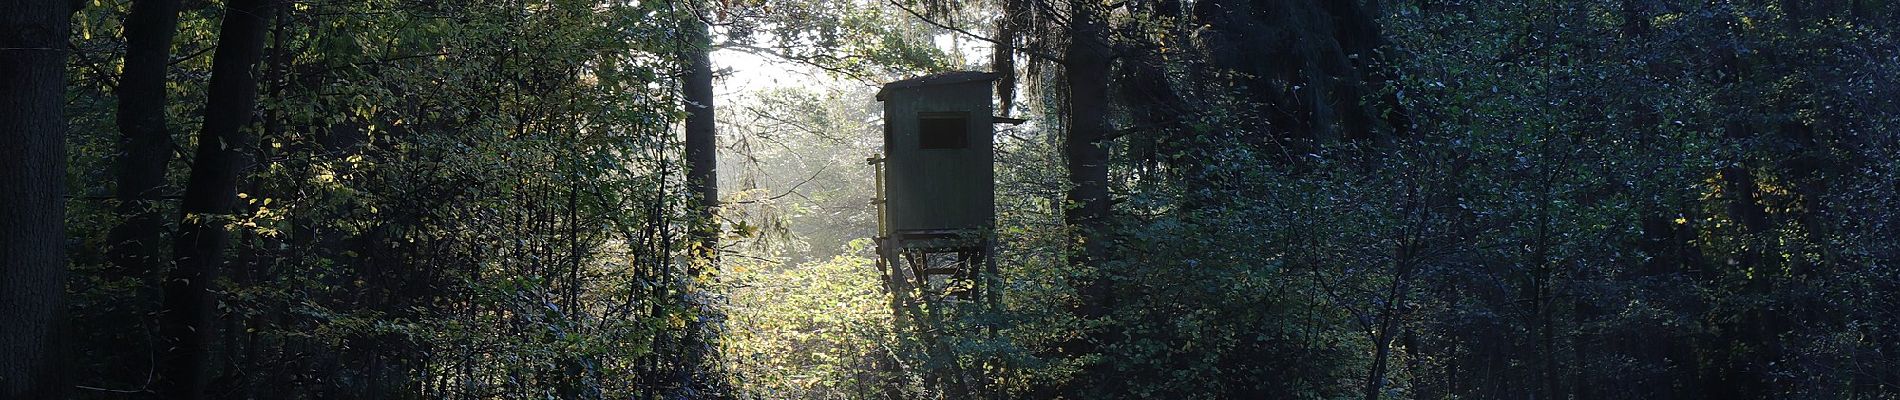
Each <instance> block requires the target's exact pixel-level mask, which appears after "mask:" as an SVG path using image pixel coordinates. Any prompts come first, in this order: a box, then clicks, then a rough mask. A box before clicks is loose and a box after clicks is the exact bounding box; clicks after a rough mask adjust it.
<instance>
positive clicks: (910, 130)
mask: <svg viewBox="0 0 1900 400" xmlns="http://www.w3.org/2000/svg"><path fill="white" fill-rule="evenodd" d="M990 86H991V84H990V82H989V81H987V80H980V81H969V82H960V83H951V84H941V85H932V86H920V87H910V88H902V89H891V90H888V91H887V93H886V96H885V99H884V124H885V142H884V154H885V159H886V161H885V163H886V164H885V174H886V175H885V177H886V178H885V179H886V181H885V185H886V186H885V194H884V195H885V201H886V208H885V211H886V212H887V213H888V216H887V217H888V218H889V223H890V225H889V229H890V230H892V232H884V233H885V234H886V235H889V234H891V233H893V232H906V231H927V230H978V231H986V230H988V229H989V227H990V226H991V225H993V222H992V221H994V219H995V215H996V199H995V197H994V196H995V181H996V179H995V174H996V172H995V170H994V169H993V168H992V160H993V159H994V157H993V154H994V149H993V148H992V145H993V143H992V142H993V140H994V136H993V135H994V131H993V128H992V125H991V122H992V121H991V115H992V114H991V113H990V108H991V105H990V96H991V94H990ZM941 113H964V114H965V115H966V121H967V122H968V127H967V129H966V132H965V134H967V135H969V137H968V143H969V146H968V147H965V148H962V149H919V148H918V118H919V116H920V115H923V114H941Z"/></svg>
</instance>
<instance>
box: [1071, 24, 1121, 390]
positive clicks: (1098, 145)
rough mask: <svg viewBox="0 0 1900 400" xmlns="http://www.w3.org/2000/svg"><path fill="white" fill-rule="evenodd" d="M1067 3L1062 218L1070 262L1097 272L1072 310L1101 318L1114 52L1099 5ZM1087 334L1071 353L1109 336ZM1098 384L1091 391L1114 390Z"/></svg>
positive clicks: (1106, 291)
mask: <svg viewBox="0 0 1900 400" xmlns="http://www.w3.org/2000/svg"><path fill="white" fill-rule="evenodd" d="M1069 4H1070V18H1071V19H1070V25H1069V28H1070V29H1071V31H1070V37H1069V45H1068V48H1067V50H1066V52H1065V53H1066V54H1065V56H1064V59H1065V61H1064V63H1063V72H1064V75H1065V78H1066V79H1067V80H1068V86H1069V88H1068V89H1069V92H1068V99H1067V100H1068V117H1069V121H1068V122H1069V123H1068V125H1067V126H1066V128H1067V129H1068V137H1067V138H1066V141H1065V142H1064V144H1063V153H1064V155H1065V156H1067V163H1068V165H1067V166H1068V170H1069V184H1070V185H1071V187H1070V188H1069V193H1068V198H1067V200H1068V203H1069V204H1068V205H1067V207H1065V209H1064V213H1063V220H1064V221H1065V222H1066V223H1067V224H1068V226H1069V229H1070V232H1071V237H1070V249H1069V262H1070V264H1072V265H1076V266H1079V267H1084V268H1088V267H1093V268H1097V269H1098V272H1096V273H1094V274H1091V275H1090V276H1089V277H1088V278H1085V279H1086V280H1085V281H1084V282H1079V283H1078V284H1077V285H1076V288H1077V290H1079V291H1080V295H1081V302H1082V304H1081V306H1080V308H1079V309H1077V310H1076V311H1077V313H1078V314H1079V316H1081V317H1082V318H1085V319H1100V318H1102V317H1105V316H1106V315H1107V313H1108V310H1109V308H1110V306H1111V305H1110V303H1111V302H1112V300H1113V299H1112V298H1111V297H1112V296H1113V292H1112V289H1111V288H1110V287H1109V282H1108V279H1107V273H1105V272H1102V271H1099V269H1100V268H1101V262H1102V261H1103V260H1104V259H1105V258H1106V254H1107V250H1108V247H1107V246H1106V245H1105V244H1104V243H1103V236H1102V234H1103V231H1104V230H1105V229H1104V228H1105V227H1106V224H1107V219H1108V214H1109V202H1108V201H1109V199H1108V149H1107V148H1106V147H1104V146H1106V145H1107V143H1106V140H1107V138H1108V131H1109V126H1108V83H1109V82H1108V77H1109V61H1110V58H1111V56H1112V53H1111V49H1110V48H1109V46H1108V41H1107V33H1108V32H1107V29H1106V25H1105V23H1104V21H1103V18H1102V15H1101V12H1102V11H1101V4H1098V3H1097V2H1095V1H1092V0H1074V1H1071V2H1070V3H1069ZM1088 336H1089V338H1087V340H1086V341H1087V343H1078V344H1077V345H1076V346H1073V347H1076V348H1075V349H1074V350H1075V352H1074V354H1088V353H1092V352H1094V351H1095V350H1097V349H1099V348H1100V347H1101V345H1102V344H1104V343H1105V341H1107V340H1109V339H1110V338H1111V337H1112V336H1113V335H1112V334H1109V333H1106V332H1091V333H1090V334H1089V335H1088ZM1107 367H1108V363H1106V362H1104V363H1097V364H1096V365H1095V366H1094V367H1093V369H1098V370H1106V369H1107ZM1096 372H1101V371H1096ZM1087 375H1088V376H1093V377H1098V378H1103V380H1102V381H1101V382H1103V383H1106V382H1108V381H1109V380H1112V378H1111V377H1110V375H1103V374H1100V373H1090V374H1087ZM1096 386H1097V387H1095V388H1092V389H1095V390H1103V391H1112V389H1109V388H1105V387H1101V386H1100V385H1096ZM1077 389H1081V388H1077Z"/></svg>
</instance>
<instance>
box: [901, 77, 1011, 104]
mask: <svg viewBox="0 0 1900 400" xmlns="http://www.w3.org/2000/svg"><path fill="white" fill-rule="evenodd" d="M993 80H996V74H992V73H988V72H983V71H952V72H939V73H935V74H930V75H924V76H919V77H915V78H910V79H905V80H900V81H895V82H891V83H886V84H884V89H881V90H878V91H877V100H878V101H884V95H885V94H886V93H890V92H891V91H892V90H898V89H910V88H917V87H924V86H937V85H948V84H953V83H965V82H978V81H984V82H987V81H993Z"/></svg>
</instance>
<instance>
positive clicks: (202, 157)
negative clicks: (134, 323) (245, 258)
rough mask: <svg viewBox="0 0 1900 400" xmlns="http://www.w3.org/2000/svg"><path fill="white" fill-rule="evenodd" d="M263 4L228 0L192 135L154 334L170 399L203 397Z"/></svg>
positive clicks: (253, 97) (244, 160) (244, 161)
mask: <svg viewBox="0 0 1900 400" xmlns="http://www.w3.org/2000/svg"><path fill="white" fill-rule="evenodd" d="M270 5H271V4H270V0H232V1H231V2H230V3H229V5H228V9H227V10H226V12H225V14H224V21H223V24H222V27H221V28H220V29H221V31H220V32H219V34H218V50H217V53H216V54H215V55H214V56H213V58H212V61H211V85H210V88H209V90H208V92H207V93H206V94H207V96H206V101H205V117H204V128H203V130H202V131H200V132H199V133H198V145H197V149H196V150H195V152H194V155H193V160H194V161H193V164H192V169H191V178H190V180H189V181H188V182H187V183H186V185H185V197H184V202H183V203H182V204H181V205H180V209H181V211H182V214H183V215H182V217H181V218H180V220H179V223H178V235H177V240H176V242H174V246H173V248H172V256H173V257H174V261H175V262H176V266H174V267H173V269H172V271H171V273H170V274H169V275H168V276H167V277H166V278H165V281H164V283H163V284H162V288H163V289H164V291H165V296H164V303H163V307H164V309H163V311H161V312H160V316H159V336H160V339H161V340H164V341H165V343H163V344H161V346H162V347H164V348H165V349H166V351H165V355H164V357H163V359H162V360H161V361H160V365H159V380H158V391H159V393H160V394H161V395H163V396H165V397H166V398H171V399H197V398H203V397H204V395H205V385H206V384H207V381H208V378H209V377H210V375H211V371H209V368H210V363H209V361H210V357H209V354H208V352H209V350H210V343H211V339H212V337H213V330H215V329H216V326H215V325H213V321H214V319H215V318H214V317H215V314H216V312H217V308H216V302H217V299H216V298H215V294H214V292H213V291H214V290H215V289H214V288H213V286H212V285H213V281H215V280H216V279H217V278H218V266H219V264H220V263H221V262H223V258H224V252H225V247H227V245H228V242H229V232H226V231H225V229H224V225H225V223H226V222H227V221H226V220H227V219H229V218H230V217H231V215H232V214H233V213H234V212H235V211H236V210H237V207H238V205H239V204H238V198H237V184H238V176H239V173H240V172H241V171H242V170H243V169H244V168H245V167H246V166H247V165H248V164H249V163H250V156H249V154H246V151H248V149H249V148H250V145H251V142H252V140H251V136H253V135H254V133H253V132H251V130H250V129H247V127H248V126H249V125H251V120H252V117H253V114H254V111H255V110H254V109H255V108H256V106H257V90H258V87H257V74H256V73H255V72H256V69H257V64H258V62H259V60H260V59H262V58H263V55H264V36H265V34H264V33H265V28H266V26H267V21H266V18H269V16H270V15H271V14H270V12H269V8H270Z"/></svg>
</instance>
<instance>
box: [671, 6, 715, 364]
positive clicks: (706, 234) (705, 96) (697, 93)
mask: <svg viewBox="0 0 1900 400" xmlns="http://www.w3.org/2000/svg"><path fill="white" fill-rule="evenodd" d="M687 24H688V25H689V26H690V28H689V29H692V30H693V32H692V37H691V38H690V39H691V40H692V43H691V44H690V45H689V46H687V47H686V48H685V49H682V51H684V52H685V54H683V55H684V58H685V60H686V62H687V66H686V67H687V71H686V82H685V84H684V86H683V87H682V88H681V91H682V92H683V93H682V95H684V96H685V99H686V103H687V104H686V186H687V189H688V190H690V191H692V193H693V195H694V204H693V207H694V211H696V212H697V213H698V216H697V218H695V221H694V222H693V230H692V236H693V241H694V242H695V245H694V247H693V251H692V256H693V259H692V260H691V261H689V262H688V264H687V277H688V278H687V279H685V280H683V281H682V282H683V283H684V284H685V285H688V286H691V285H693V282H694V281H695V279H693V277H697V276H700V274H703V273H705V271H704V270H703V269H704V268H716V267H715V266H717V265H718V262H719V220H718V210H719V173H718V171H719V170H718V167H719V164H718V161H719V159H718V156H719V153H718V147H719V137H718V131H717V130H716V128H715V125H714V115H715V114H714V110H715V109H714V108H713V89H712V86H713V75H712V73H713V71H712V57H711V55H710V54H709V53H710V52H711V51H712V36H711V35H710V33H708V32H707V27H706V24H704V23H701V22H700V21H698V20H697V19H695V20H691V21H687ZM682 293H683V294H684V295H685V297H684V298H683V299H682V300H683V301H685V302H686V304H687V306H688V307H693V308H694V310H695V311H696V313H697V314H698V315H697V317H696V318H693V320H692V322H691V323H690V324H688V327H687V332H686V335H687V336H686V342H685V343H684V347H685V348H684V349H682V351H683V357H685V360H683V361H682V362H681V365H680V366H679V367H680V369H681V371H680V372H681V379H680V380H681V382H680V388H692V389H693V390H694V391H698V390H703V389H705V388H706V387H705V386H704V385H706V384H709V383H710V382H705V381H704V380H705V379H706V376H704V374H702V372H704V367H705V364H706V358H707V353H708V351H707V349H708V347H709V346H710V345H711V343H712V340H713V338H711V337H710V336H711V332H710V331H709V327H708V326H707V322H708V321H710V320H715V319H717V318H716V316H715V315H713V313H715V312H717V310H715V309H713V307H711V305H710V304H706V303H705V301H706V299H708V298H709V296H702V295H700V294H701V293H702V291H701V290H700V289H699V288H690V287H689V288H688V290H686V291H684V292H682ZM688 393H689V394H690V393H693V392H688ZM707 395H709V394H707V393H699V394H697V396H707Z"/></svg>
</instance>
